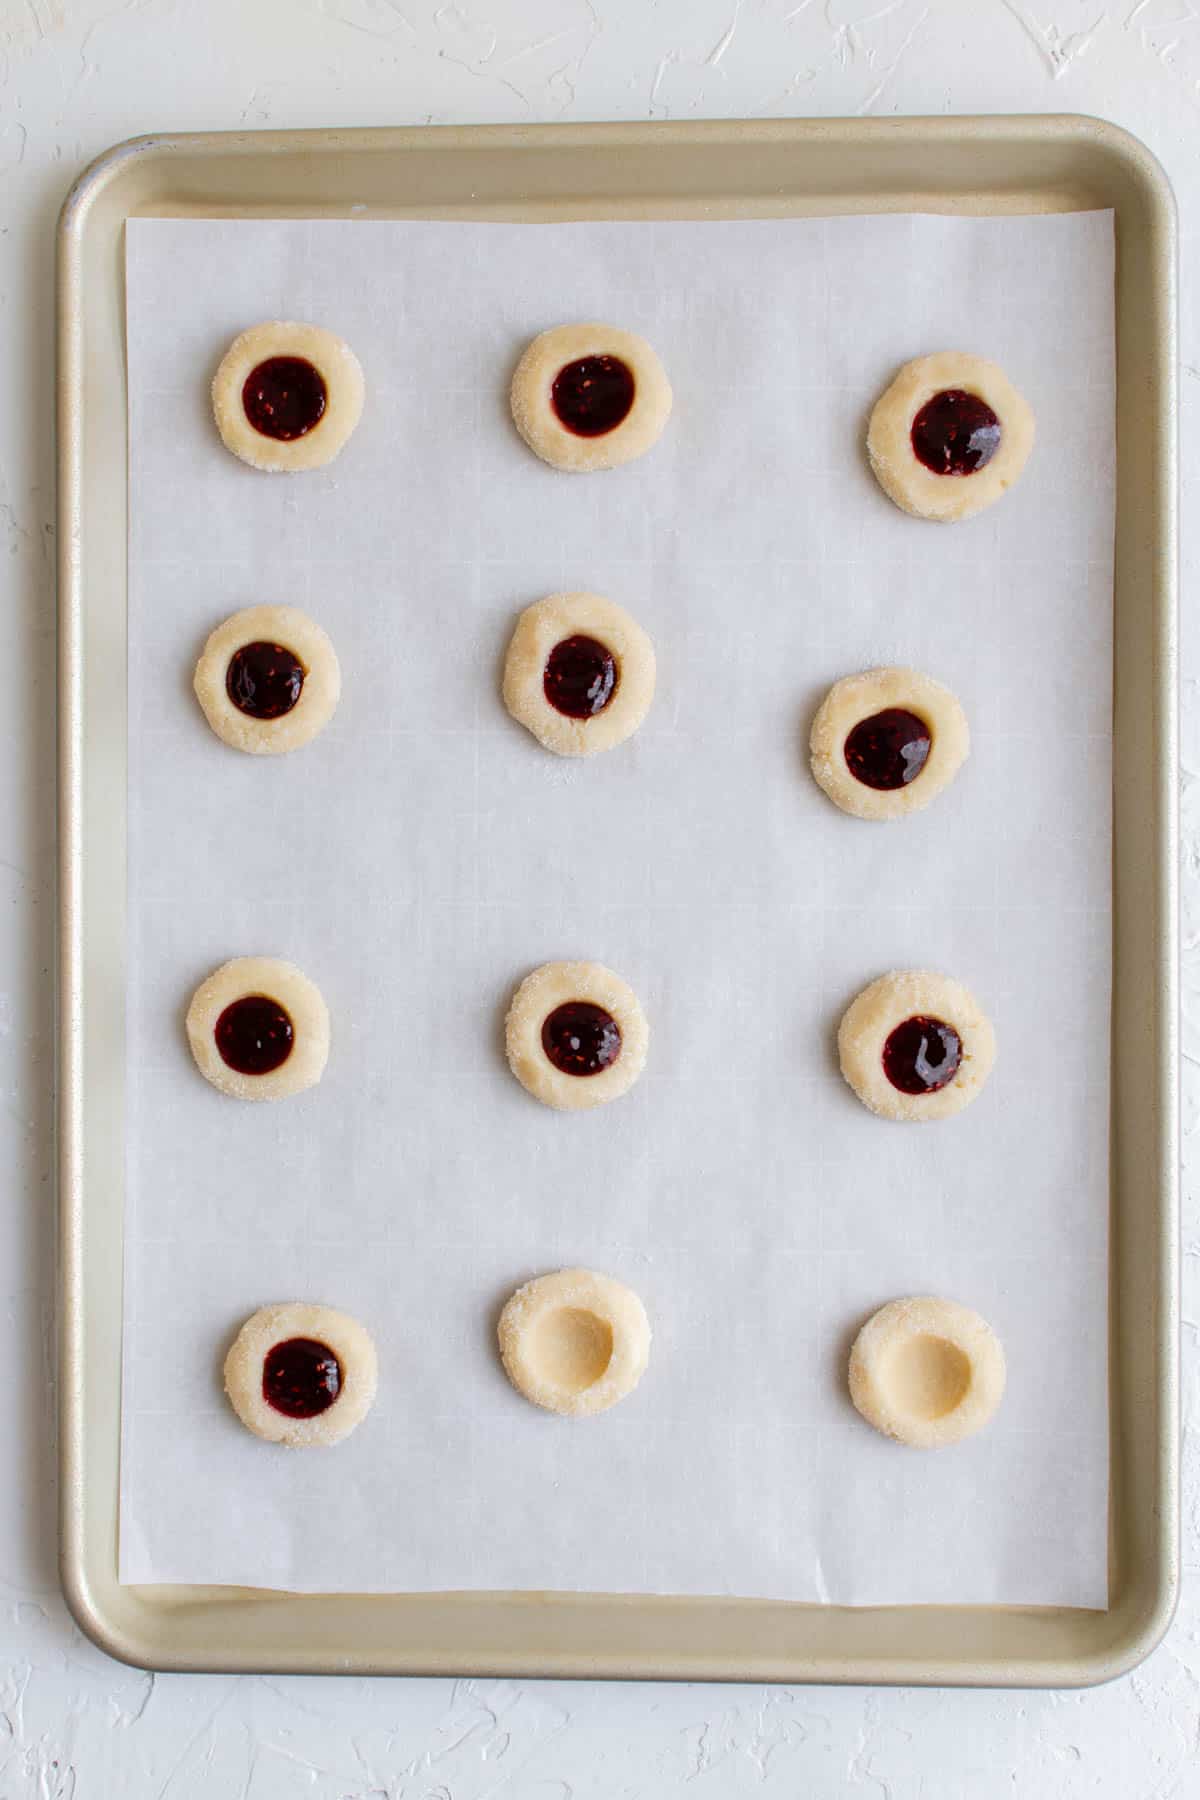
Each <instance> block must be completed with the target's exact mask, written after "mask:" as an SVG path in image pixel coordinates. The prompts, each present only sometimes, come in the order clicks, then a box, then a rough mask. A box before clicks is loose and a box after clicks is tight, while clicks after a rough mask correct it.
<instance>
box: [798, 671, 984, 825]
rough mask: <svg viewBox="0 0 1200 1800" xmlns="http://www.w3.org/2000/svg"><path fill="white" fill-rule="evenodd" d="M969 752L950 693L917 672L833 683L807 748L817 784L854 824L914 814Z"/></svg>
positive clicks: (961, 717)
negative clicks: (861, 821) (854, 819)
mask: <svg viewBox="0 0 1200 1800" xmlns="http://www.w3.org/2000/svg"><path fill="white" fill-rule="evenodd" d="M970 748H971V734H970V732H969V731H968V729H967V720H966V715H965V713H964V712H963V709H962V707H961V706H960V705H959V703H958V701H957V700H956V699H955V698H954V695H953V694H952V693H951V692H950V689H949V688H947V687H943V686H942V684H941V683H940V682H939V681H934V680H933V679H932V678H931V677H930V676H928V675H921V674H918V672H917V670H916V669H868V670H867V672H866V673H865V674H863V675H847V676H845V677H844V678H843V679H842V680H841V681H837V682H835V683H834V685H833V686H832V687H831V688H830V690H829V692H828V694H826V696H825V698H824V700H823V701H822V703H821V706H820V709H819V710H818V712H817V716H816V718H815V719H814V720H813V726H812V736H811V739H810V742H809V749H810V752H811V756H812V772H813V775H814V777H815V778H816V781H817V784H818V786H819V787H822V788H824V790H825V792H826V793H827V794H828V795H829V798H830V799H831V800H832V801H833V803H834V805H835V806H840V807H841V809H842V811H843V812H846V813H852V814H853V815H854V817H855V818H857V819H899V818H902V817H903V816H904V814H905V813H914V812H920V810H921V809H922V807H925V806H928V805H929V802H930V801H931V800H932V799H933V798H934V796H935V795H936V794H940V793H941V791H942V789H943V788H944V787H948V786H949V784H950V783H951V782H952V781H953V780H954V777H955V776H956V775H957V774H958V771H959V769H960V768H961V767H962V764H963V762H964V761H965V760H966V757H967V753H968V751H969V750H970Z"/></svg>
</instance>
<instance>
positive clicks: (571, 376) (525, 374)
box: [510, 324, 671, 472]
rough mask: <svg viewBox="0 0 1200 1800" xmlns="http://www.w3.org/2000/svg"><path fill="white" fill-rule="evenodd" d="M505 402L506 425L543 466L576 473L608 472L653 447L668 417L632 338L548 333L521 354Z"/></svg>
mask: <svg viewBox="0 0 1200 1800" xmlns="http://www.w3.org/2000/svg"><path fill="white" fill-rule="evenodd" d="M510 402H511V405H512V416H513V423H514V424H515V425H516V427H517V430H518V431H519V432H520V434H521V436H522V437H523V438H524V439H525V442H526V443H527V444H528V445H529V448H530V449H531V450H532V451H534V452H535V454H536V455H538V456H540V457H541V459H542V461H543V462H548V463H550V464H551V466H552V467H553V468H555V469H570V470H574V471H576V472H579V471H585V470H589V469H615V468H617V467H618V465H619V464H621V463H627V462H632V461H633V460H634V458H635V457H638V456H644V455H645V454H646V451H647V450H651V449H653V447H654V445H655V444H656V443H657V442H658V440H659V438H660V437H661V435H662V431H663V427H664V426H665V425H666V422H667V420H668V419H669V418H670V416H671V384H670V382H669V381H668V380H667V376H666V371H665V369H664V368H663V366H662V364H661V363H660V362H659V360H658V357H657V355H656V354H655V352H654V351H653V350H652V349H651V348H650V345H649V344H648V343H647V342H646V340H645V339H644V338H640V337H638V336H636V335H635V333H634V332H632V331H620V330H618V328H617V327H616V326H615V325H596V324H591V325H556V326H555V327H554V329H553V330H552V331H543V332H542V334H541V335H540V337H535V338H534V340H533V342H532V343H531V344H530V345H529V346H528V347H527V349H526V351H525V353H524V355H523V356H522V358H521V360H520V362H519V363H518V364H517V368H516V373H515V374H514V375H513V379H512V392H511V394H510ZM567 418H571V419H572V420H573V421H574V425H573V427H572V426H571V425H568V424H567V423H565V422H564V421H565V419H567Z"/></svg>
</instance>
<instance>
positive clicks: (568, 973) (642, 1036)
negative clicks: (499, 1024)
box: [504, 962, 650, 1112]
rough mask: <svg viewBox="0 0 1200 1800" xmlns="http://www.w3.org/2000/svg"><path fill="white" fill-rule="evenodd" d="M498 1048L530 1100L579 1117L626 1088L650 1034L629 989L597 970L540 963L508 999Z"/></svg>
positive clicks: (640, 1062)
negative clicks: (530, 1095)
mask: <svg viewBox="0 0 1200 1800" xmlns="http://www.w3.org/2000/svg"><path fill="white" fill-rule="evenodd" d="M504 1043H505V1050H506V1053H507V1055H508V1065H509V1067H510V1069H511V1070H512V1072H513V1074H514V1075H515V1076H516V1078H517V1080H518V1081H519V1082H520V1083H521V1086H522V1087H523V1088H525V1089H526V1090H527V1092H529V1093H530V1094H532V1095H533V1097H534V1098H535V1100H541V1101H542V1102H543V1104H544V1105H546V1106H552V1107H554V1108H555V1109H556V1110H557V1111H559V1112H578V1111H581V1110H582V1109H584V1108H586V1107H592V1106H602V1105H604V1103H605V1102H606V1101H609V1100H616V1099H618V1098H619V1097H620V1095H622V1094H624V1093H626V1092H627V1091H628V1089H629V1088H631V1087H632V1086H633V1084H634V1082H635V1081H636V1080H637V1078H638V1076H639V1075H640V1074H641V1072H642V1069H643V1068H644V1067H645V1063H646V1054H647V1051H648V1049H649V1045H650V1027H649V1025H648V1024H647V1022H646V1015H645V1014H644V1013H643V1011H642V1008H641V1005H640V1004H639V1002H638V997H637V995H636V994H635V993H634V991H633V989H632V988H631V987H630V986H629V984H628V983H627V982H624V981H622V980H621V977H620V976H619V975H615V974H614V973H613V971H612V970H611V969H606V968H605V967H604V965H603V964H602V963H593V962H555V963H543V964H542V966H541V968H540V969H535V970H534V971H533V973H532V974H531V975H527V976H526V977H525V979H524V981H523V982H522V983H521V985H520V986H519V987H518V989H517V991H516V993H515V994H514V995H513V998H512V1003H511V1005H510V1006H509V1009H508V1017H507V1019H506V1020H505V1025H504Z"/></svg>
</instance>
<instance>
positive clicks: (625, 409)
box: [550, 356, 634, 438]
mask: <svg viewBox="0 0 1200 1800" xmlns="http://www.w3.org/2000/svg"><path fill="white" fill-rule="evenodd" d="M633 394H634V380H633V370H632V369H631V368H630V367H629V365H628V364H627V363H623V362H622V361H621V359H620V357H619V356H581V357H580V358H579V360H578V361H577V362H569V363H566V364H565V365H564V366H563V367H562V368H561V369H560V370H559V371H558V374H557V375H556V376H555V377H554V385H553V386H552V388H551V389H550V402H551V405H552V406H553V408H554V411H555V413H556V414H557V415H558V419H559V421H560V423H561V424H563V425H565V426H566V428H567V430H568V431H573V432H574V434H575V436H576V437H585V438H592V437H603V436H604V434H605V432H608V431H615V430H616V428H617V426H618V425H619V424H620V423H621V421H622V419H624V418H625V417H626V416H627V415H628V413H629V410H630V408H631V407H632V405H633Z"/></svg>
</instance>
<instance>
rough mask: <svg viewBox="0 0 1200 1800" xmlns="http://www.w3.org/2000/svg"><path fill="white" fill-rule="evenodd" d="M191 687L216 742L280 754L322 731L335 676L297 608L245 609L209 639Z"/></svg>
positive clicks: (321, 636)
mask: <svg viewBox="0 0 1200 1800" xmlns="http://www.w3.org/2000/svg"><path fill="white" fill-rule="evenodd" d="M194 686H195V689H196V698H197V699H198V700H199V702H200V705H201V706H202V707H203V709H204V716H205V718H206V719H207V720H208V722H209V724H210V725H211V726H212V728H213V730H214V731H215V732H216V734H217V736H218V737H219V738H220V739H221V741H222V742H223V743H226V744H229V745H230V746H231V748H232V749H234V750H245V751H248V752H249V754H250V755H251V756H280V755H282V754H283V752H284V751H287V750H298V749H299V748H300V746H301V745H302V744H307V743H309V742H310V740H311V739H312V738H315V737H316V735H317V733H318V732H319V731H321V730H323V729H324V727H325V726H326V725H328V723H329V721H330V719H331V718H332V717H333V713H334V709H335V708H336V706H337V703H338V698H339V696H340V694H341V691H342V674H341V670H340V669H339V667H338V659H337V655H336V653H335V651H334V648H333V645H332V644H331V643H330V641H329V639H328V638H327V637H326V636H325V633H324V632H323V631H322V630H321V627H320V626H319V625H315V624H314V623H313V621H312V620H311V619H310V618H307V617H306V616H305V614H304V613H302V612H299V611H298V610H297V609H296V607H294V606H248V607H246V608H245V610H244V611H242V612H237V613H234V614H233V616H232V617H231V618H228V619H226V620H225V623H224V624H223V625H218V626H217V629H216V630H215V631H214V632H213V633H212V636H211V637H210V638H209V640H208V642H207V643H206V644H205V646H204V650H203V652H202V654H201V657H200V661H199V662H198V663H197V664H196V675H195V681H194Z"/></svg>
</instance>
